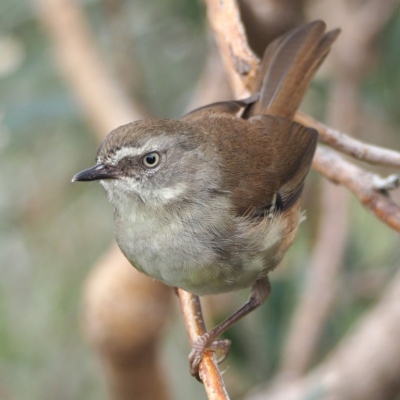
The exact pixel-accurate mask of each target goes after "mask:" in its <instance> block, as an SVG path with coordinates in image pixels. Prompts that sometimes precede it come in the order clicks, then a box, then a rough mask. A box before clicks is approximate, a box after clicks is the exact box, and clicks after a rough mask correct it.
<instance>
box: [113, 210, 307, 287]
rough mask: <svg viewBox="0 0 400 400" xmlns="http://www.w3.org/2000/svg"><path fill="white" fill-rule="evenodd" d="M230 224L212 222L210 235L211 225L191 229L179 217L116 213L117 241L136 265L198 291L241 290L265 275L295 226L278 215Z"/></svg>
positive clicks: (168, 282)
mask: <svg viewBox="0 0 400 400" xmlns="http://www.w3.org/2000/svg"><path fill="white" fill-rule="evenodd" d="M293 217H294V218H297V219H299V217H300V214H299V213H295V214H294V215H293ZM232 223H235V229H233V230H232V227H229V226H226V227H225V228H224V224H221V223H219V224H218V221H217V222H216V224H215V225H216V226H218V227H219V228H220V230H221V232H219V234H217V235H210V233H209V232H210V226H207V225H204V227H203V229H201V227H199V226H196V227H195V228H193V224H190V223H189V222H187V221H186V222H184V221H183V220H182V219H180V218H178V217H177V218H176V219H172V220H168V223H163V222H162V221H160V219H159V218H156V217H153V216H143V215H140V216H138V215H135V216H134V217H133V218H132V219H131V220H129V221H127V220H126V219H125V220H124V221H121V219H119V218H118V214H116V216H115V224H116V238H117V242H118V244H119V246H120V248H121V250H122V252H123V253H124V254H125V256H126V257H127V259H128V260H129V261H130V262H131V264H132V265H133V266H134V267H135V268H137V269H138V270H139V271H141V272H143V273H144V274H146V275H148V276H150V277H152V278H154V279H156V280H159V281H161V282H164V283H165V284H166V285H169V286H172V287H179V288H182V289H184V290H186V291H189V292H192V293H195V294H199V295H205V294H217V293H223V292H230V291H234V290H238V289H243V288H246V287H249V286H251V285H252V284H253V283H254V282H255V281H256V280H257V279H261V278H263V277H265V276H266V275H267V274H268V272H269V271H271V270H272V269H274V268H275V267H276V266H277V265H278V264H279V263H280V261H281V259H282V258H283V256H284V254H285V253H286V251H287V249H288V248H289V247H290V245H291V244H292V242H293V240H294V236H295V233H296V231H297V226H298V222H297V223H296V224H295V225H294V226H295V229H292V230H288V227H287V219H283V218H281V217H280V218H276V219H274V220H269V221H268V220H266V221H264V223H263V224H260V225H254V224H253V225H252V226H251V227H249V226H248V224H246V223H245V222H244V221H243V220H240V221H239V222H237V221H235V222H232ZM225 225H226V224H225ZM213 228H214V227H213ZM215 241H219V242H218V243H217V245H216V243H215ZM221 243H224V246H220V245H218V244H221Z"/></svg>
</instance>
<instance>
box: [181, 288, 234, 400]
mask: <svg viewBox="0 0 400 400" xmlns="http://www.w3.org/2000/svg"><path fill="white" fill-rule="evenodd" d="M178 295H179V300H180V303H181V309H182V314H183V317H184V320H185V325H186V330H187V332H188V335H189V339H190V343H191V344H193V342H194V341H195V340H196V339H197V337H198V336H201V335H203V334H204V333H206V328H205V325H204V319H203V314H202V311H201V305H200V300H199V297H198V296H196V295H194V294H191V293H188V292H185V291H184V290H182V289H178ZM199 374H200V378H201V380H202V382H203V383H204V387H205V390H206V393H207V396H208V399H209V400H226V399H229V396H228V393H227V392H226V389H225V385H224V382H223V380H222V377H221V374H220V372H219V370H218V367H217V365H216V362H215V354H214V352H212V351H206V352H205V353H204V356H203V359H202V360H201V363H200V369H199Z"/></svg>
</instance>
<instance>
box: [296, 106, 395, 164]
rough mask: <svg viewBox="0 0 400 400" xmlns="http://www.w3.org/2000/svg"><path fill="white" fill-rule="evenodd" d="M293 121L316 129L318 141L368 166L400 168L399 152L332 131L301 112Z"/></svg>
mask: <svg viewBox="0 0 400 400" xmlns="http://www.w3.org/2000/svg"><path fill="white" fill-rule="evenodd" d="M295 121H296V122H298V123H299V124H302V125H305V126H309V127H312V128H315V129H317V131H318V132H319V140H320V141H321V142H322V143H325V144H327V145H328V146H329V147H333V148H334V149H336V150H338V151H340V152H341V153H344V154H347V155H349V156H351V157H353V158H355V159H357V160H360V161H364V162H367V163H369V164H374V165H382V166H385V167H395V168H400V152H398V151H394V150H390V149H385V148H383V147H379V146H374V145H372V144H367V143H364V142H362V141H361V140H357V139H355V138H353V137H351V136H349V135H346V134H345V133H343V132H340V131H338V130H335V129H332V128H330V127H328V126H326V125H324V124H322V123H321V122H318V121H316V120H315V119H314V118H312V117H310V116H308V115H306V114H304V113H302V112H298V113H297V114H296V116H295Z"/></svg>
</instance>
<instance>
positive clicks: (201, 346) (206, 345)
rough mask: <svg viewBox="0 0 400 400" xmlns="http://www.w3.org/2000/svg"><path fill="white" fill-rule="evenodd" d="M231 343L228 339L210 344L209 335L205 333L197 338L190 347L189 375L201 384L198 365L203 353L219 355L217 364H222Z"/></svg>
mask: <svg viewBox="0 0 400 400" xmlns="http://www.w3.org/2000/svg"><path fill="white" fill-rule="evenodd" d="M230 347H231V341H230V340H228V339H222V340H215V341H212V342H210V335H209V334H208V333H205V334H203V335H201V336H199V337H198V338H197V339H196V340H195V341H194V343H193V345H192V350H191V352H190V353H189V365H190V374H191V375H192V376H194V377H195V378H196V379H197V380H198V381H200V382H201V379H200V376H199V365H200V362H201V360H202V358H203V355H204V352H205V351H213V352H216V353H219V354H220V357H219V359H218V361H217V362H218V364H219V363H221V362H223V361H224V360H225V359H226V357H227V356H228V354H229V350H230Z"/></svg>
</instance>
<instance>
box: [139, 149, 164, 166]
mask: <svg viewBox="0 0 400 400" xmlns="http://www.w3.org/2000/svg"><path fill="white" fill-rule="evenodd" d="M142 163H143V165H144V166H145V167H146V168H155V167H157V165H158V164H159V163H160V155H159V154H158V153H157V152H155V151H153V152H152V153H147V154H146V155H145V156H144V157H143V159H142Z"/></svg>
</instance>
